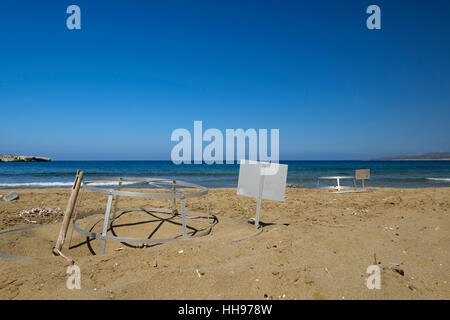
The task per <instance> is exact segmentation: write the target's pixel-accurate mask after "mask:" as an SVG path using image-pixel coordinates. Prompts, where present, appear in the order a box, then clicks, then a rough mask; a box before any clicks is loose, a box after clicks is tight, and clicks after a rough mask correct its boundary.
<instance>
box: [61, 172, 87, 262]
mask: <svg viewBox="0 0 450 320" xmlns="http://www.w3.org/2000/svg"><path fill="white" fill-rule="evenodd" d="M83 175H84V173H83V171H79V170H77V176H76V179H75V183H74V184H73V187H72V193H71V194H70V198H69V202H68V203H67V208H66V212H65V213H64V218H63V222H62V224H61V229H60V230H59V236H58V240H56V244H55V247H54V248H53V254H54V255H55V256H63V257H64V258H66V259H68V258H67V257H66V256H64V255H63V254H62V253H61V248H62V246H63V245H64V241H65V240H66V235H67V230H68V228H69V223H70V220H71V219H72V215H73V209H74V208H75V204H76V203H77V198H78V193H79V191H80V187H81V181H82V180H83ZM68 260H70V259H68Z"/></svg>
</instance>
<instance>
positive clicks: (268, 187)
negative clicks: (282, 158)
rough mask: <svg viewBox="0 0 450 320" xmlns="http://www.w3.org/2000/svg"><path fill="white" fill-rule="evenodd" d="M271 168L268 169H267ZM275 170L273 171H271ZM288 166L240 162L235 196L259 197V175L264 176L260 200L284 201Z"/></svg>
mask: <svg viewBox="0 0 450 320" xmlns="http://www.w3.org/2000/svg"><path fill="white" fill-rule="evenodd" d="M268 166H271V167H270V168H267V167H268ZM274 168H275V170H273V169H274ZM287 169H288V166H287V165H285V164H278V163H268V162H258V161H248V160H243V161H241V164H240V168H239V182H238V190H237V194H238V195H241V196H248V197H255V198H258V196H259V185H260V178H261V175H262V174H264V173H266V174H264V177H263V179H264V184H263V192H262V198H264V199H269V200H277V201H284V191H285V189H286V178H287Z"/></svg>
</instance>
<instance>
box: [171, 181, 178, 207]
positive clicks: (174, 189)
mask: <svg viewBox="0 0 450 320" xmlns="http://www.w3.org/2000/svg"><path fill="white" fill-rule="evenodd" d="M176 189H177V181H176V180H172V194H173V199H172V213H173V214H176V213H178V212H177V199H176V198H175V192H176Z"/></svg>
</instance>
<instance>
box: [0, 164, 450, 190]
mask: <svg viewBox="0 0 450 320" xmlns="http://www.w3.org/2000/svg"><path fill="white" fill-rule="evenodd" d="M281 163H284V164H287V165H288V166H289V168H288V183H289V184H295V185H299V186H301V187H309V188H312V187H316V186H317V178H318V177H320V176H329V175H354V170H355V169H364V168H370V169H371V180H370V181H369V182H367V185H369V186H374V187H395V188H418V187H450V161H281ZM77 169H80V170H83V171H84V172H85V180H89V179H95V178H105V177H154V178H170V179H178V180H184V181H188V182H193V183H198V184H201V185H203V186H206V187H210V188H220V187H236V186H237V181H238V173H239V165H238V164H234V165H227V164H223V165H217V164H214V165H207V164H201V165H194V164H192V165H175V164H173V163H172V162H171V161H52V162H1V163H0V188H1V189H5V188H34V187H43V188H48V187H70V186H71V185H72V183H73V180H74V177H75V172H76V170H77ZM324 183H325V182H321V185H324ZM343 184H344V185H345V184H351V181H350V180H349V181H343Z"/></svg>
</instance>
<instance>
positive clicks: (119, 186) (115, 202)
mask: <svg viewBox="0 0 450 320" xmlns="http://www.w3.org/2000/svg"><path fill="white" fill-rule="evenodd" d="M121 187H122V179H121V178H119V183H118V184H117V190H118V191H120V188H121ZM119 199H120V196H119V195H117V196H116V199H115V200H114V210H113V219H115V218H116V216H117V205H118V203H119Z"/></svg>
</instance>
